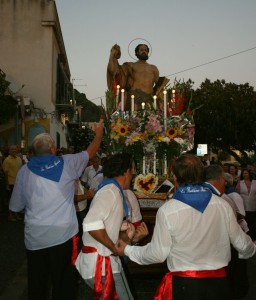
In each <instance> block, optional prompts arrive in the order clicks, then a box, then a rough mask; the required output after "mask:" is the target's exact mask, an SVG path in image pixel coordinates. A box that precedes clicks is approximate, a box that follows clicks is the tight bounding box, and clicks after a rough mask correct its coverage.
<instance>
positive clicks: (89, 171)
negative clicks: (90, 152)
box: [81, 155, 102, 188]
mask: <svg viewBox="0 0 256 300" xmlns="http://www.w3.org/2000/svg"><path fill="white" fill-rule="evenodd" d="M90 161H91V163H92V165H91V166H89V167H87V168H86V169H85V170H84V173H83V175H82V176H81V181H82V182H83V183H84V184H85V185H86V186H87V187H88V188H94V187H92V186H91V185H92V181H93V178H94V177H95V176H96V174H98V173H100V172H101V171H102V166H101V165H100V158H99V156H97V155H95V156H94V157H93V158H92V159H91V160H90Z"/></svg>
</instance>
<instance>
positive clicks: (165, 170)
mask: <svg viewBox="0 0 256 300" xmlns="http://www.w3.org/2000/svg"><path fill="white" fill-rule="evenodd" d="M164 175H167V159H166V155H165V156H164Z"/></svg>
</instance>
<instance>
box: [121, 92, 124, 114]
mask: <svg viewBox="0 0 256 300" xmlns="http://www.w3.org/2000/svg"><path fill="white" fill-rule="evenodd" d="M121 111H124V89H121Z"/></svg>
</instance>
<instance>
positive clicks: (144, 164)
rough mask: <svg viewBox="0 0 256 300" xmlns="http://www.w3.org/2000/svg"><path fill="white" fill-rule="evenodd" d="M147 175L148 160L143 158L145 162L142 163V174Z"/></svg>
mask: <svg viewBox="0 0 256 300" xmlns="http://www.w3.org/2000/svg"><path fill="white" fill-rule="evenodd" d="M145 173H146V159H145V156H143V161H142V174H143V175H144V174H145Z"/></svg>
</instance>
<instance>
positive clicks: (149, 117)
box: [103, 81, 195, 175]
mask: <svg viewBox="0 0 256 300" xmlns="http://www.w3.org/2000/svg"><path fill="white" fill-rule="evenodd" d="M190 85H191V82H187V83H184V82H183V83H180V82H178V81H175V93H174V92H173V91H174V89H168V90H167V93H165V95H166V98H167V99H168V100H167V99H166V100H167V101H163V99H162V98H161V97H160V98H158V104H157V105H156V106H157V108H156V107H155V105H154V106H153V105H152V106H151V105H150V104H149V105H144V107H143V108H142V107H141V109H139V110H136V111H133V112H128V111H118V110H116V109H118V107H117V106H115V103H116V99H115V97H113V94H111V92H108V93H106V99H107V100H106V105H107V106H106V109H104V110H103V113H104V114H105V129H106V131H105V137H104V138H105V141H106V144H107V148H108V152H109V154H113V153H117V152H128V153H131V154H132V155H133V157H134V158H135V160H136V161H137V163H139V164H140V166H139V168H138V169H139V170H143V171H142V173H143V174H145V173H146V174H148V173H149V172H150V171H151V173H154V174H155V173H158V174H160V173H161V172H160V173H159V172H157V171H156V165H155V164H156V161H157V164H158V166H157V167H158V171H159V170H162V171H163V172H162V175H167V173H168V170H170V169H169V167H170V164H171V162H172V160H173V158H174V157H177V156H179V155H180V154H181V153H183V152H186V151H189V150H192V148H193V146H194V133H195V129H194V122H193V115H192V114H191V113H190V110H189V103H190V101H191V98H190V100H189V103H187V101H186V99H185V96H186V98H187V99H188V98H189V97H188V95H189V94H188V92H189V91H190ZM186 91H187V92H186ZM190 93H191V92H190ZM164 100H165V99H164ZM163 103H167V113H166V110H164V109H163ZM143 158H144V159H143ZM144 161H146V162H147V164H146V167H145V166H144V165H142V164H143V163H144ZM153 162H154V165H153V166H152V163H153ZM155 171H156V172H155Z"/></svg>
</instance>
